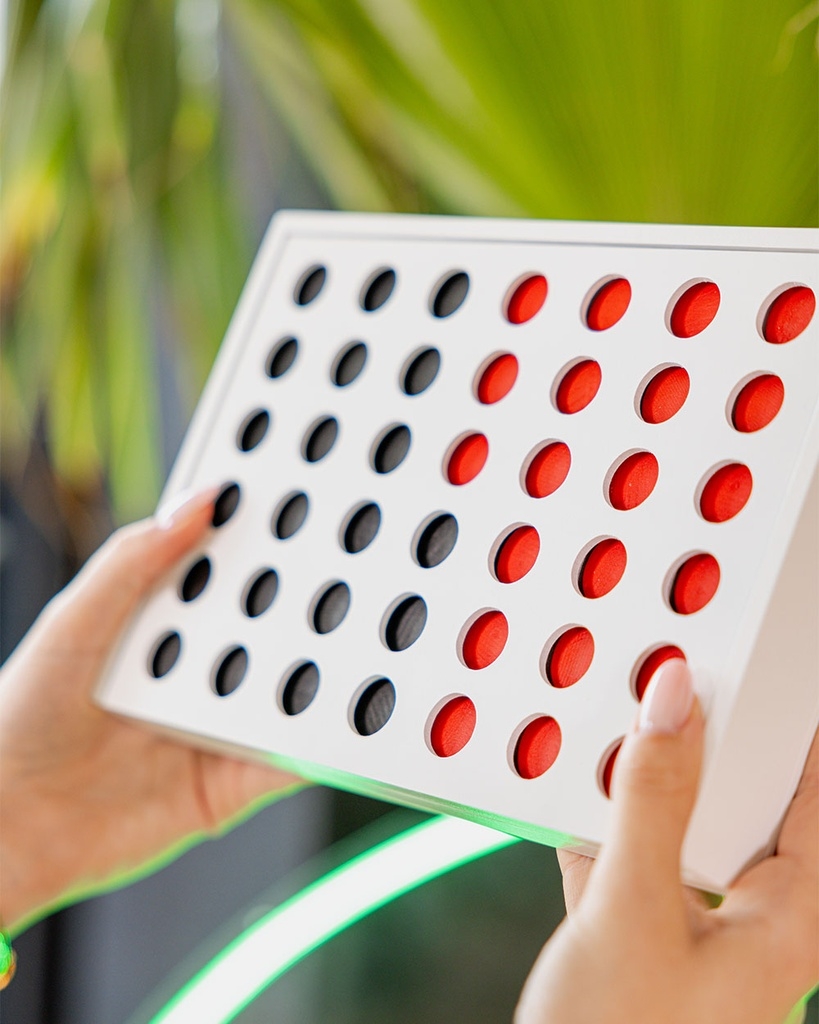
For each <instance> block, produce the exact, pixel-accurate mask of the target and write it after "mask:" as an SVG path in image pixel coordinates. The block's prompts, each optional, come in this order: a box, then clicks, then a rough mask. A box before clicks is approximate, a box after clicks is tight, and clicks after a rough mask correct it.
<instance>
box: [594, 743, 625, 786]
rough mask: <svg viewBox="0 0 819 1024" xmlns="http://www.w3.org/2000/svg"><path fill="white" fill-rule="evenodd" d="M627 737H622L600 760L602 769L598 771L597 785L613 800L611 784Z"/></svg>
mask: <svg viewBox="0 0 819 1024" xmlns="http://www.w3.org/2000/svg"><path fill="white" fill-rule="evenodd" d="M624 738H625V737H623V736H621V737H620V739H618V740H616V741H615V742H614V743H612V744H611V746H610V747H609V748H608V749H607V750H606V752H605V754H603V756H602V757H601V758H600V767H599V768H598V769H597V784H598V785H599V786H600V789H601V790H602V791H603V795H604V796H607V797H609V798H611V783H612V779H613V777H614V766H615V764H616V763H617V755H618V754H619V753H620V748H621V747H622V746H623V740H624Z"/></svg>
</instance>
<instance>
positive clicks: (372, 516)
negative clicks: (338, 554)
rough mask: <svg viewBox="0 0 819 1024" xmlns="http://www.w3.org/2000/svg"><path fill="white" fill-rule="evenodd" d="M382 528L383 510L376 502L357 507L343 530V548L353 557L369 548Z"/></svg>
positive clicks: (347, 519)
mask: <svg viewBox="0 0 819 1024" xmlns="http://www.w3.org/2000/svg"><path fill="white" fill-rule="evenodd" d="M380 528H381V509H380V508H379V507H378V505H376V504H375V502H372V501H368V502H366V504H364V505H357V506H356V507H355V508H354V509H353V510H352V511H351V512H349V513H348V514H347V516H346V517H345V519H344V523H343V524H342V528H341V546H342V547H343V548H344V550H345V551H346V552H348V553H349V554H351V555H357V554H358V553H359V551H363V550H364V549H365V548H368V547H369V546H370V544H372V542H373V541H374V540H375V538H376V534H377V533H378V531H379V529H380Z"/></svg>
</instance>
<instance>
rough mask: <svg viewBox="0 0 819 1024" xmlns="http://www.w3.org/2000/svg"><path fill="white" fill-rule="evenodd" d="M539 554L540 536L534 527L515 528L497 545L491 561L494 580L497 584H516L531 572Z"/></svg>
mask: <svg viewBox="0 0 819 1024" xmlns="http://www.w3.org/2000/svg"><path fill="white" fill-rule="evenodd" d="M496 543H497V542H496ZM539 554H540V535H539V534H538V532H537V530H536V529H535V528H534V526H527V525H523V526H517V527H515V528H514V529H513V530H511V531H509V532H508V533H506V535H505V536H503V538H502V539H501V541H500V543H499V544H498V545H497V550H496V552H495V557H494V559H492V572H493V575H494V577H495V579H496V580H498V582H499V583H517V581H518V580H522V579H523V577H524V576H525V575H526V574H527V573H528V572H530V571H531V569H532V568H533V566H534V564H535V562H536V561H537V556H538V555H539Z"/></svg>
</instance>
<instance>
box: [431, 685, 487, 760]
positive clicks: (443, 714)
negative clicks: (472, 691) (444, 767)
mask: <svg viewBox="0 0 819 1024" xmlns="http://www.w3.org/2000/svg"><path fill="white" fill-rule="evenodd" d="M475 720H476V714H475V705H474V704H473V703H472V701H471V700H470V699H469V697H453V698H452V700H450V701H447V703H446V704H444V706H443V707H442V708H441V710H440V711H439V712H438V714H437V715H436V716H435V721H434V722H433V723H432V729H431V730H430V734H429V742H430V745H431V747H432V749H433V750H434V751H435V753H436V754H437V755H438V757H452V755H453V754H457V753H458V751H459V750H463V748H464V747H465V746H466V745H467V743H469V741H470V739H472V733H473V732H474V731H475Z"/></svg>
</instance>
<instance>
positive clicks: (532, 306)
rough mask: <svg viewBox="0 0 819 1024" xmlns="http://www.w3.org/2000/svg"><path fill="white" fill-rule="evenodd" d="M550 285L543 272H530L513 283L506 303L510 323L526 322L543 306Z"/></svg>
mask: <svg viewBox="0 0 819 1024" xmlns="http://www.w3.org/2000/svg"><path fill="white" fill-rule="evenodd" d="M548 291H549V286H548V283H547V281H546V278H545V277H544V276H543V274H528V275H527V276H526V277H524V278H523V280H519V281H517V282H516V283H515V284H513V285H512V287H511V289H510V290H509V293H508V294H507V299H506V302H505V303H504V316H505V317H506V319H507V320H508V321H509V323H510V324H525V323H526V322H527V321H528V320H531V319H532V317H533V316H536V315H537V314H538V313H539V312H540V311H541V309H542V308H543V303H544V302H545V301H546V295H547V293H548Z"/></svg>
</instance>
